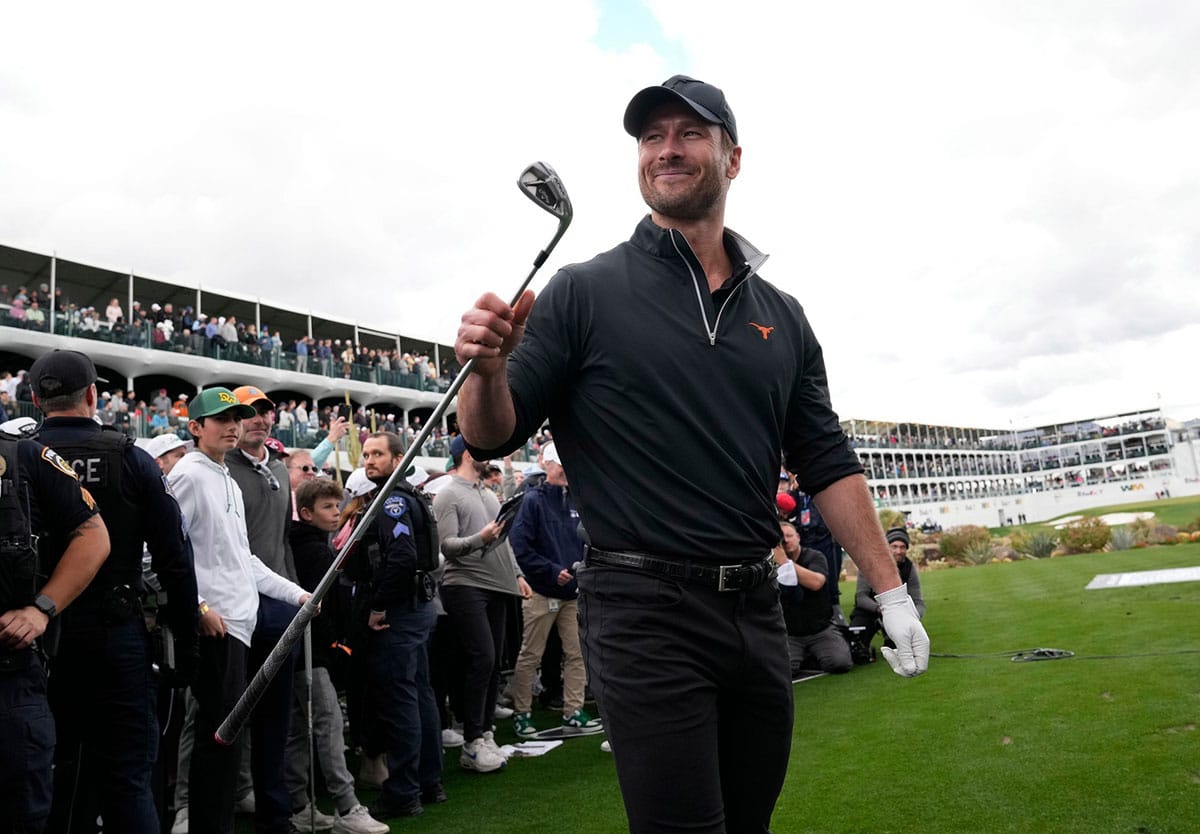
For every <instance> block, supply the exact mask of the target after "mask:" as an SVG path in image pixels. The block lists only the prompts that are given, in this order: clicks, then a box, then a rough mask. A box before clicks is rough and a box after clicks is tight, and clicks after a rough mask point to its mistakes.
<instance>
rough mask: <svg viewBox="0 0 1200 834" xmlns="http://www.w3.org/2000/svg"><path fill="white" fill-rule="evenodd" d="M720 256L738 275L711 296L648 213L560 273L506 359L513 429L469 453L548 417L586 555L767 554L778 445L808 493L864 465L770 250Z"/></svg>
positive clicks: (729, 237) (742, 249)
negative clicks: (621, 237) (610, 244)
mask: <svg viewBox="0 0 1200 834" xmlns="http://www.w3.org/2000/svg"><path fill="white" fill-rule="evenodd" d="M725 245H726V248H727V250H728V251H729V252H730V255H731V258H732V260H733V264H734V275H733V276H732V277H731V280H730V281H727V282H726V283H725V285H724V286H723V287H722V288H721V289H720V290H718V291H717V292H716V293H709V292H708V285H707V281H706V279H705V276H704V272H703V270H702V269H701V267H700V264H699V261H698V259H697V258H696V255H695V254H694V252H693V251H692V249H691V247H690V246H689V245H688V242H687V240H686V239H685V238H684V236H683V235H682V234H681V233H680V232H678V231H676V230H670V229H663V228H660V227H659V226H657V225H655V224H654V223H653V221H652V220H651V219H650V217H649V216H647V217H646V218H644V219H643V220H642V222H641V223H639V224H638V227H637V229H636V230H635V232H634V235H633V237H632V238H631V239H630V240H629V241H628V242H627V243H623V244H621V245H619V246H617V247H616V248H615V249H612V250H610V251H608V252H605V253H603V254H601V255H598V256H596V257H595V258H593V259H592V260H590V261H588V262H587V263H583V264H576V265H572V266H568V267H565V268H564V269H562V270H561V271H560V272H559V273H558V274H557V275H555V276H554V277H553V278H552V279H551V280H550V282H549V284H548V285H547V287H546V289H545V290H544V291H543V292H542V294H541V295H540V297H539V298H538V300H537V303H536V304H535V305H534V309H533V312H532V314H531V315H530V318H529V322H528V326H527V327H526V331H525V337H524V339H523V340H522V342H521V344H520V346H518V348H517V350H516V351H514V353H513V355H512V356H511V357H510V359H509V363H508V383H509V388H510V390H511V391H512V395H513V401H514V406H515V409H516V415H517V426H516V429H515V430H514V432H513V435H512V437H510V438H509V440H508V441H507V442H506V443H505V444H503V446H501V447H500V448H497V449H487V450H485V449H476V448H472V449H471V452H472V456H474V457H476V458H477V459H487V458H489V457H494V456H498V455H501V454H505V453H507V452H509V451H511V450H512V449H514V448H516V447H517V446H519V445H520V444H521V443H523V442H524V441H525V439H526V438H528V437H529V436H530V434H532V432H533V431H535V430H536V429H537V428H538V427H539V426H540V425H541V423H542V421H543V420H545V419H546V418H547V417H548V418H549V420H550V425H551V428H552V429H553V432H554V438H555V441H556V442H557V444H558V448H559V451H560V454H561V456H562V459H563V463H564V466H565V468H566V471H567V475H568V477H569V479H570V482H571V488H572V490H573V491H574V492H575V495H576V498H577V502H578V506H579V512H580V515H581V517H582V519H583V524H584V527H585V528H586V529H587V531H588V534H589V536H590V539H591V541H592V543H593V544H594V545H595V546H597V547H600V548H604V549H613V550H636V551H641V552H646V553H654V554H659V555H664V556H673V557H677V558H690V559H700V560H708V561H717V562H728V561H730V560H731V559H749V558H754V557H759V556H763V555H765V554H766V552H767V551H768V549H769V548H771V547H772V546H774V545H775V544H776V543H777V542H778V541H779V526H778V524H777V523H776V521H775V519H776V511H775V503H774V499H775V489H776V485H777V484H778V481H779V466H780V450H783V453H784V462H785V464H786V466H787V468H788V469H789V470H791V471H794V472H795V473H796V474H797V476H798V478H799V481H800V484H801V486H802V487H803V488H804V489H805V491H806V492H809V493H810V494H815V493H818V492H820V491H821V490H822V489H824V488H825V487H827V486H829V485H830V484H832V483H833V482H834V481H836V480H838V479H840V478H842V477H844V476H846V475H852V474H856V473H860V472H862V467H861V466H860V465H859V463H858V459H857V457H856V456H855V454H854V453H853V451H852V450H851V449H850V446H849V444H848V442H847V440H846V436H845V433H844V432H843V431H842V429H841V426H840V425H839V423H838V418H837V415H836V414H835V413H834V411H833V409H832V407H831V406H830V402H829V390H828V384H827V381H826V376H825V364H824V360H823V358H822V354H821V347H820V344H819V343H818V342H817V340H816V337H815V336H814V335H813V332H812V329H811V328H810V327H809V324H808V321H807V319H806V318H805V316H804V312H803V310H802V309H801V307H800V304H799V303H798V302H797V301H796V300H795V299H794V298H792V297H791V296H789V295H787V294H786V293H783V292H780V291H779V290H778V289H776V288H775V287H773V286H771V285H770V284H768V283H767V282H766V281H764V280H763V279H762V278H761V277H759V275H758V274H757V270H758V268H759V267H760V266H761V265H762V263H763V261H765V260H766V256H765V255H763V254H762V253H760V252H759V251H758V250H757V249H755V248H754V247H753V246H751V245H750V244H749V243H748V242H747V241H745V240H744V239H743V238H741V237H740V236H738V235H736V234H735V233H733V232H731V231H729V230H726V234H725Z"/></svg>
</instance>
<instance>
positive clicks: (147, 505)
mask: <svg viewBox="0 0 1200 834" xmlns="http://www.w3.org/2000/svg"><path fill="white" fill-rule="evenodd" d="M39 439H40V440H41V441H42V442H43V443H45V444H46V445H47V446H50V447H51V448H53V449H54V450H55V451H56V452H58V453H59V455H60V456H61V457H63V458H64V459H65V460H67V461H68V462H69V464H70V466H71V467H73V469H74V471H75V473H76V474H77V475H78V476H79V479H80V481H81V482H82V484H83V486H84V488H85V489H87V490H88V491H89V492H90V493H91V495H92V497H93V498H95V500H96V503H97V505H98V507H99V509H100V514H101V516H102V517H103V518H104V522H105V525H106V526H107V527H108V529H109V536H110V539H111V541H112V552H111V554H110V555H109V558H108V560H107V561H106V562H105V563H104V565H103V566H102V567H101V569H100V572H99V573H98V574H97V575H96V578H95V579H94V580H93V581H92V582H91V584H89V585H88V587H87V588H86V589H85V590H84V592H83V593H82V594H80V596H79V598H78V599H77V600H76V601H75V603H74V604H73V605H72V606H71V607H70V608H69V609H68V610H67V611H66V612H65V613H64V615H63V617H62V621H63V622H62V627H63V632H62V641H61V646H60V649H59V653H58V656H57V657H56V658H55V660H54V661H53V662H52V665H51V669H52V671H53V675H52V677H51V685H50V703H51V707H52V709H53V711H54V716H55V721H56V725H57V730H58V738H59V746H58V749H57V751H56V753H55V790H54V800H55V801H54V809H53V814H52V823H53V824H54V825H55V826H56V827H58V828H61V829H62V830H66V829H67V826H68V819H70V818H73V817H76V818H77V817H79V816H84V817H86V816H93V818H94V815H92V814H90V813H89V812H90V810H91V809H90V808H89V804H88V803H89V802H93V801H94V802H98V809H99V812H100V814H101V815H102V816H103V817H104V821H105V828H106V830H108V831H120V832H130V833H131V834H134V833H135V832H141V831H153V832H157V831H158V830H159V818H158V812H157V811H156V809H155V805H154V796H153V790H152V774H153V768H154V763H155V761H156V760H157V758H158V710H157V697H158V696H157V693H158V681H157V679H156V677H155V675H154V672H153V669H152V662H153V657H152V649H151V642H150V636H149V633H148V631H147V629H146V624H145V619H144V616H143V613H142V606H141V600H142V596H143V594H144V584H143V580H142V543H143V542H145V543H146V544H147V545H148V546H149V549H150V554H151V559H152V566H153V568H154V571H155V573H156V574H157V576H158V581H159V583H160V584H161V586H162V588H163V589H164V590H165V591H166V593H167V600H168V604H167V609H166V620H167V623H168V624H169V626H170V627H171V629H172V631H173V633H174V635H175V639H176V664H177V667H178V668H177V670H176V679H174V680H172V681H171V682H172V683H176V684H181V685H186V684H187V683H188V680H187V678H188V677H189V676H190V675H191V674H192V673H193V671H194V668H195V665H194V663H195V662H194V657H195V652H196V646H197V643H196V640H197V636H196V619H197V616H198V612H197V606H196V602H197V599H198V597H197V593H196V575H195V570H194V567H193V564H192V552H191V546H190V544H189V543H188V541H187V540H186V538H185V535H184V531H183V524H182V520H181V515H180V511H179V505H178V504H177V503H176V502H175V499H174V498H172V497H171V495H170V493H168V492H167V488H166V485H165V481H164V479H163V477H162V472H161V470H160V469H159V468H158V464H157V463H155V462H154V460H153V459H152V458H151V457H150V456H149V455H147V454H146V453H145V452H144V451H142V450H140V449H138V448H136V447H135V446H134V445H133V443H132V441H131V440H130V439H129V438H127V437H126V436H125V435H124V434H122V433H121V432H118V431H116V430H114V429H112V428H108V427H104V428H102V427H101V426H99V425H98V424H97V423H96V422H95V421H94V420H91V419H89V418H85V417H51V418H48V419H47V420H46V421H45V422H44V424H43V426H42V430H41V433H40V434H39ZM89 792H94V793H92V795H91V796H90V797H89Z"/></svg>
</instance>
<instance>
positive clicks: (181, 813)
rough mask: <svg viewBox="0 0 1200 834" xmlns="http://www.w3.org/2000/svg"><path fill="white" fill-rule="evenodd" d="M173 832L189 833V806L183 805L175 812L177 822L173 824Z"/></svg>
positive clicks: (178, 833)
mask: <svg viewBox="0 0 1200 834" xmlns="http://www.w3.org/2000/svg"><path fill="white" fill-rule="evenodd" d="M171 834H188V820H187V806H186V805H184V806H181V807H180V809H179V810H178V811H176V812H175V824H174V825H172V826H171Z"/></svg>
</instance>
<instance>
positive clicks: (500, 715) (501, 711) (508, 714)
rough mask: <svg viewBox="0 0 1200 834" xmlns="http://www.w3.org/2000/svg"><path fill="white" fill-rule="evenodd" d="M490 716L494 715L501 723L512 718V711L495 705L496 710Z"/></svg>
mask: <svg viewBox="0 0 1200 834" xmlns="http://www.w3.org/2000/svg"><path fill="white" fill-rule="evenodd" d="M492 715H494V716H495V717H496V718H497V719H499V720H501V721H503V720H504V719H506V718H512V717H513V711H512V710H511V709H509V708H508V707H505V706H501V705H500V704H496V709H495V710H494V711H493V712H492Z"/></svg>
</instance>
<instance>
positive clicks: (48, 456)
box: [42, 446, 79, 481]
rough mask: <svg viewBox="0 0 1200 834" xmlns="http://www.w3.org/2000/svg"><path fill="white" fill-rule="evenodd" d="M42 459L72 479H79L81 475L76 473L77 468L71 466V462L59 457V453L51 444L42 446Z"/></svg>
mask: <svg viewBox="0 0 1200 834" xmlns="http://www.w3.org/2000/svg"><path fill="white" fill-rule="evenodd" d="M42 460H44V461H46V463H48V464H50V465H51V466H53V467H54V468H55V469H57V470H58V471H59V472H61V473H63V474H64V475H67V476H68V477H70V478H71V479H72V480H75V481H78V480H79V476H78V475H76V474H75V470H74V469H72V468H71V464H69V463H67V462H66V461H65V460H63V459H62V458H61V457H59V455H58V453H57V452H55V451H54V450H53V449H51V448H50V447H49V446H44V447H42Z"/></svg>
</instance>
